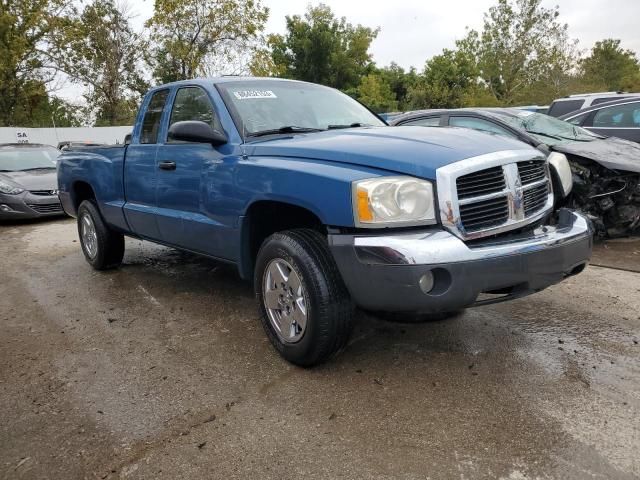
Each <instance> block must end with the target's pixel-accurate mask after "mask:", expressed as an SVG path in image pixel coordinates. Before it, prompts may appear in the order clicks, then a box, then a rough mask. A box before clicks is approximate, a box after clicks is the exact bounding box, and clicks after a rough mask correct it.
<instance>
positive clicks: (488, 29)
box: [457, 0, 576, 105]
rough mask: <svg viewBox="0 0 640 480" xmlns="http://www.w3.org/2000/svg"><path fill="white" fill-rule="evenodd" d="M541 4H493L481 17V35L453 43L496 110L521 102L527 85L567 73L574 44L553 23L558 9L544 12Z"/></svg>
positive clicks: (522, 0)
mask: <svg viewBox="0 0 640 480" xmlns="http://www.w3.org/2000/svg"><path fill="white" fill-rule="evenodd" d="M541 1H542V0H498V4H497V5H496V6H494V7H491V8H490V9H489V12H488V13H486V14H485V18H484V27H483V29H482V31H481V32H477V31H475V30H470V31H469V32H468V33H467V36H466V37H465V38H464V39H462V40H461V41H458V42H457V47H458V49H459V50H462V51H464V52H465V53H466V54H467V55H469V56H470V57H471V58H473V59H474V61H475V63H476V66H477V70H478V74H479V76H480V78H481V79H482V81H483V82H484V84H485V85H486V86H487V88H488V89H489V91H490V92H491V93H492V95H493V96H494V97H495V98H496V100H497V101H499V102H500V103H502V104H506V105H510V104H513V103H515V102H517V101H522V100H523V99H524V98H526V92H527V91H528V89H529V88H530V87H531V86H532V85H534V84H535V83H539V82H545V81H550V79H552V78H554V77H555V78H558V73H559V72H561V73H565V74H566V73H568V72H569V71H570V69H571V68H572V67H573V61H574V60H573V59H574V58H575V45H576V42H574V41H572V40H570V39H569V36H568V33H567V25H566V24H561V23H559V22H558V15H559V10H558V7H555V8H551V9H547V8H544V7H542V6H541Z"/></svg>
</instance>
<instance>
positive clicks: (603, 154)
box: [551, 137, 640, 173]
mask: <svg viewBox="0 0 640 480" xmlns="http://www.w3.org/2000/svg"><path fill="white" fill-rule="evenodd" d="M551 149H552V150H555V151H557V152H561V153H568V154H570V155H576V156H579V157H584V158H588V159H589V160H593V161H594V162H597V163H599V164H600V165H602V166H603V167H606V168H610V169H612V170H626V171H629V172H637V173H640V144H638V143H635V142H630V141H628V140H623V139H621V138H616V137H609V138H604V139H602V140H594V141H592V142H564V143H560V144H558V145H554V146H552V147H551Z"/></svg>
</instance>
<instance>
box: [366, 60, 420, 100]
mask: <svg viewBox="0 0 640 480" xmlns="http://www.w3.org/2000/svg"><path fill="white" fill-rule="evenodd" d="M376 74H378V75H379V76H380V77H381V78H382V80H383V81H384V82H385V83H387V84H388V85H389V87H390V88H391V91H392V92H393V94H394V95H395V99H396V101H397V102H398V106H397V108H398V110H401V111H404V110H407V109H408V108H409V106H410V104H409V99H408V94H409V91H410V90H411V89H412V88H413V87H414V86H415V84H416V83H417V82H418V73H417V72H416V70H415V68H413V67H412V68H411V69H410V70H409V71H408V72H407V71H405V70H404V69H403V68H402V67H400V66H399V65H398V64H397V63H393V62H392V63H391V65H389V66H388V67H383V68H379V69H377V70H376Z"/></svg>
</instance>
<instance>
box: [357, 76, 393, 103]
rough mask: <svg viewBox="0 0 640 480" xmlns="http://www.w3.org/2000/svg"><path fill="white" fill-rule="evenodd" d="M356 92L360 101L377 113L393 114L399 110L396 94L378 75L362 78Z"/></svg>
mask: <svg viewBox="0 0 640 480" xmlns="http://www.w3.org/2000/svg"><path fill="white" fill-rule="evenodd" d="M356 91H357V96H358V100H360V102H362V103H363V104H365V105H366V106H367V107H369V108H370V109H371V110H373V111H374V112H376V113H383V112H393V111H395V110H397V109H398V101H397V100H396V95H395V93H394V92H393V90H391V86H390V85H389V84H388V83H387V82H386V81H385V80H384V79H383V78H382V76H381V75H380V74H378V73H370V74H369V75H366V76H364V77H362V80H360V85H358V88H357V90H356Z"/></svg>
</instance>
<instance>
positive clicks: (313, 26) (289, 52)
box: [268, 4, 378, 90]
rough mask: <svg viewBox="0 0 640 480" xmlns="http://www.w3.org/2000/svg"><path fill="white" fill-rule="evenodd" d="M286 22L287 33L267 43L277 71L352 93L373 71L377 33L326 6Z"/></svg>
mask: <svg viewBox="0 0 640 480" xmlns="http://www.w3.org/2000/svg"><path fill="white" fill-rule="evenodd" d="M286 20H287V33H286V34H285V35H270V36H269V39H268V45H269V47H270V48H271V56H272V59H273V64H274V66H275V70H276V71H278V72H282V73H283V74H284V76H286V77H288V78H294V79H297V80H306V81H309V82H315V83H321V84H324V85H328V86H331V87H334V88H338V89H341V90H352V89H355V88H357V87H358V85H359V84H360V78H361V77H362V76H363V75H366V74H368V73H371V71H372V70H373V67H374V64H373V61H372V58H371V54H370V53H369V47H370V46H371V42H372V41H373V39H374V38H376V36H377V34H378V29H371V28H367V27H363V26H362V25H357V26H353V25H351V24H350V23H347V21H346V19H345V18H344V17H343V18H340V19H338V18H336V17H335V15H334V14H333V12H332V11H331V9H330V8H329V7H328V6H326V5H323V4H320V5H318V6H317V7H311V6H310V7H309V8H308V10H307V13H306V14H305V15H304V17H300V16H299V15H294V16H293V17H289V16H287V17H286Z"/></svg>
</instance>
